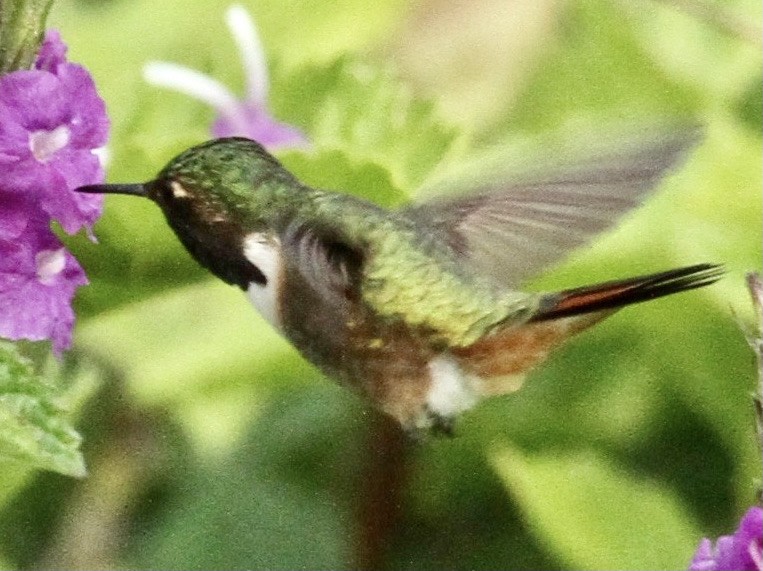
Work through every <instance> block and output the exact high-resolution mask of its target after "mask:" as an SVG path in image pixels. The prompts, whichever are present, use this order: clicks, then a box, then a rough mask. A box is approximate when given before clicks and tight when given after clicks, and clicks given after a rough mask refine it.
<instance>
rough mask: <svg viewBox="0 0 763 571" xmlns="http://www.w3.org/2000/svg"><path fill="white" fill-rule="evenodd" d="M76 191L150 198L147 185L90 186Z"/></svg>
mask: <svg viewBox="0 0 763 571" xmlns="http://www.w3.org/2000/svg"><path fill="white" fill-rule="evenodd" d="M75 190H76V191H77V192H84V193H86V194H131V195H133V196H143V197H146V198H148V188H147V187H146V185H145V184H88V185H86V186H80V187H79V188H76V189H75Z"/></svg>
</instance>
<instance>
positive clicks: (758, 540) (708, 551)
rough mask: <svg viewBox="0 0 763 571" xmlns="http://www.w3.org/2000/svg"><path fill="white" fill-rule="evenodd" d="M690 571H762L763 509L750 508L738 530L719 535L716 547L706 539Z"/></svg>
mask: <svg viewBox="0 0 763 571" xmlns="http://www.w3.org/2000/svg"><path fill="white" fill-rule="evenodd" d="M689 570H690V571H763V509H761V508H759V507H752V508H750V509H749V510H747V513H746V514H745V515H744V517H743V518H742V521H741V522H740V523H739V528H738V529H737V530H736V533H735V534H734V535H724V536H721V537H719V538H718V541H717V542H716V544H715V548H713V544H712V542H711V541H710V540H709V539H703V540H702V541H701V542H700V544H699V547H698V548H697V552H696V553H695V554H694V559H692V561H691V566H690V567H689Z"/></svg>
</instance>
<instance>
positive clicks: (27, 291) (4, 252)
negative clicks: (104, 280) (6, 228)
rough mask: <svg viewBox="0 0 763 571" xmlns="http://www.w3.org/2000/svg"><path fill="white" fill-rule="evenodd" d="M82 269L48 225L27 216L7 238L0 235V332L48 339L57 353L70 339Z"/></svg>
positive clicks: (66, 345) (31, 338)
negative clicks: (21, 228) (17, 231)
mask: <svg viewBox="0 0 763 571" xmlns="http://www.w3.org/2000/svg"><path fill="white" fill-rule="evenodd" d="M87 283H88V281H87V278H86V277H85V272H83V271H82V268H81V267H80V265H79V264H78V263H77V260H76V259H74V256H72V255H71V254H70V253H69V252H68V251H67V250H66V249H65V248H64V247H63V245H62V244H61V242H60V241H59V240H58V239H57V238H56V236H55V235H54V234H53V233H52V232H51V231H50V229H49V228H48V223H47V220H44V219H43V220H36V221H31V222H30V224H29V225H28V226H27V227H26V228H25V229H24V231H23V232H22V233H21V234H20V235H19V236H18V237H17V238H16V239H15V240H13V241H0V316H2V317H1V318H0V336H2V337H7V338H10V339H22V338H23V339H29V340H32V341H42V340H44V339H51V340H52V341H53V351H54V353H56V355H60V354H61V352H62V351H63V350H64V349H67V348H68V347H69V346H70V345H71V337H72V326H73V325H74V312H73V311H72V308H71V301H72V298H73V297H74V292H75V290H76V289H77V288H78V287H79V286H81V285H85V284H87Z"/></svg>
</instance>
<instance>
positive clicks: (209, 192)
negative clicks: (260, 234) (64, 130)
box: [77, 137, 300, 287]
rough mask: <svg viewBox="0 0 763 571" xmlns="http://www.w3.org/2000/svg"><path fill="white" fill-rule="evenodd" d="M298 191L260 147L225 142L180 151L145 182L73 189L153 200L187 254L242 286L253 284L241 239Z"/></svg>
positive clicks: (233, 140) (242, 141) (260, 226)
mask: <svg viewBox="0 0 763 571" xmlns="http://www.w3.org/2000/svg"><path fill="white" fill-rule="evenodd" d="M297 188H300V185H299V183H298V182H297V180H296V179H295V178H294V176H293V175H291V174H290V173H289V172H288V171H287V170H286V169H284V168H283V167H282V166H281V164H280V163H279V162H278V161H277V160H276V159H275V158H273V157H272V156H271V155H270V154H268V153H267V151H265V149H264V148H263V147H262V146H261V145H260V144H259V143H257V142H255V141H252V140H250V139H246V138H243V137H229V138H224V139H215V140H212V141H208V142H206V143H203V144H201V145H198V146H196V147H192V148H190V149H188V150H186V151H184V152H183V153H181V154H180V155H178V156H177V157H175V158H174V159H172V160H171V161H170V162H169V163H168V164H167V166H165V167H164V168H163V169H162V170H161V171H160V172H159V174H158V175H157V176H156V178H155V179H154V180H151V181H149V182H146V183H140V184H100V185H89V186H82V187H80V188H78V189H77V190H78V191H79V192H86V193H98V194H129V195H134V196H143V197H146V198H148V199H150V200H152V201H154V202H155V203H156V204H158V205H159V207H160V208H161V209H162V211H163V212H164V215H165V217H166V218H167V222H168V223H169V225H170V226H171V227H172V229H173V230H174V231H175V233H176V234H177V236H178V238H179V239H180V241H181V242H182V243H183V245H184V246H185V247H186V249H187V250H188V251H189V252H190V253H191V255H193V256H194V257H195V258H196V259H197V260H198V261H199V262H200V263H201V264H202V265H204V266H206V267H207V268H209V269H210V270H211V271H212V272H214V273H215V274H217V275H218V277H220V278H222V279H223V280H225V281H227V282H228V283H235V284H238V285H241V286H242V287H244V286H245V284H248V283H249V281H251V280H249V278H250V277H251V276H248V274H247V266H248V264H247V262H246V261H245V260H244V259H243V258H242V246H241V244H242V241H243V239H244V237H245V236H246V235H247V234H248V233H250V232H253V231H267V230H268V229H269V226H270V224H271V223H272V220H273V216H274V212H273V210H274V205H273V196H274V195H276V194H277V193H278V192H279V191H281V192H282V191H283V190H284V189H288V190H294V189H297ZM247 280H248V281H247Z"/></svg>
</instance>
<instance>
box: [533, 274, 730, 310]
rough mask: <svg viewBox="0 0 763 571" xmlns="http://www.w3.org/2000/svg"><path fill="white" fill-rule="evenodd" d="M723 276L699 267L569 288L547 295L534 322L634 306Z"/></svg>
mask: <svg viewBox="0 0 763 571" xmlns="http://www.w3.org/2000/svg"><path fill="white" fill-rule="evenodd" d="M722 275H723V267H722V266H719V265H715V264H698V265H695V266H689V267H686V268H678V269H675V270H668V271H667V272H661V273H658V274H651V275H648V276H640V277H636V278H629V279H625V280H618V281H611V282H605V283H601V284H596V285H592V286H585V287H581V288H575V289H568V290H564V291H561V292H558V293H554V294H550V295H549V296H547V299H546V300H545V303H543V304H542V306H543V305H545V306H546V307H541V310H540V311H539V312H538V314H537V315H536V316H535V317H534V318H533V320H532V321H546V320H549V319H557V318H559V317H569V316H573V315H582V314H585V313H591V312H595V311H602V310H606V309H618V308H620V307H623V306H625V305H630V304H632V303H639V302H642V301H648V300H650V299H656V298H658V297H662V296H664V295H670V294H673V293H678V292H681V291H686V290H690V289H695V288H699V287H704V286H706V285H710V284H712V283H715V282H716V281H718V280H719V279H720V278H721V276H722Z"/></svg>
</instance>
